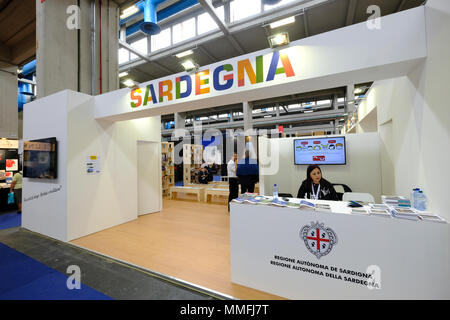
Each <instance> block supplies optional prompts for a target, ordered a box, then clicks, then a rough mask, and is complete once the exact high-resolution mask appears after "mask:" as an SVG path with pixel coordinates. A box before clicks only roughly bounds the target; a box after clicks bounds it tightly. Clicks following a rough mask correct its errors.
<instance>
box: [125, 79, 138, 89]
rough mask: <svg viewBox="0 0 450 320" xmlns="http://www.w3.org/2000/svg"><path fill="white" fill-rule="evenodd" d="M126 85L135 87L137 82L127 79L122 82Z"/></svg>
mask: <svg viewBox="0 0 450 320" xmlns="http://www.w3.org/2000/svg"><path fill="white" fill-rule="evenodd" d="M122 83H123V84H124V85H126V86H127V87H128V88H131V87H134V85H135V83H134V81H133V80H131V79H126V80H125V81H123V82H122Z"/></svg>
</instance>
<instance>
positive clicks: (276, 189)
mask: <svg viewBox="0 0 450 320" xmlns="http://www.w3.org/2000/svg"><path fill="white" fill-rule="evenodd" d="M273 199H274V200H278V187H277V185H276V184H274V185H273Z"/></svg>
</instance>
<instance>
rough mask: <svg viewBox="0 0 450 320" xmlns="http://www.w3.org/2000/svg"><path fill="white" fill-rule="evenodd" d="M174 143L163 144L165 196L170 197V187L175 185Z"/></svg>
mask: <svg viewBox="0 0 450 320" xmlns="http://www.w3.org/2000/svg"><path fill="white" fill-rule="evenodd" d="M173 160H174V143H173V142H161V169H162V172H161V179H162V191H163V196H166V195H169V189H170V187H172V186H174V185H175V172H174V163H173Z"/></svg>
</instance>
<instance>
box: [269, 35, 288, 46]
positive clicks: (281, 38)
mask: <svg viewBox="0 0 450 320" xmlns="http://www.w3.org/2000/svg"><path fill="white" fill-rule="evenodd" d="M268 40H269V44H270V47H271V48H272V49H273V48H276V47H281V46H285V45H287V44H289V34H288V33H287V32H280V33H277V34H275V35H273V36H270V37H269V38H268Z"/></svg>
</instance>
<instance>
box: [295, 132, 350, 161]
mask: <svg viewBox="0 0 450 320" xmlns="http://www.w3.org/2000/svg"><path fill="white" fill-rule="evenodd" d="M294 161H295V164H318V165H323V164H346V155H345V137H333V138H309V139H295V140H294Z"/></svg>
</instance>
